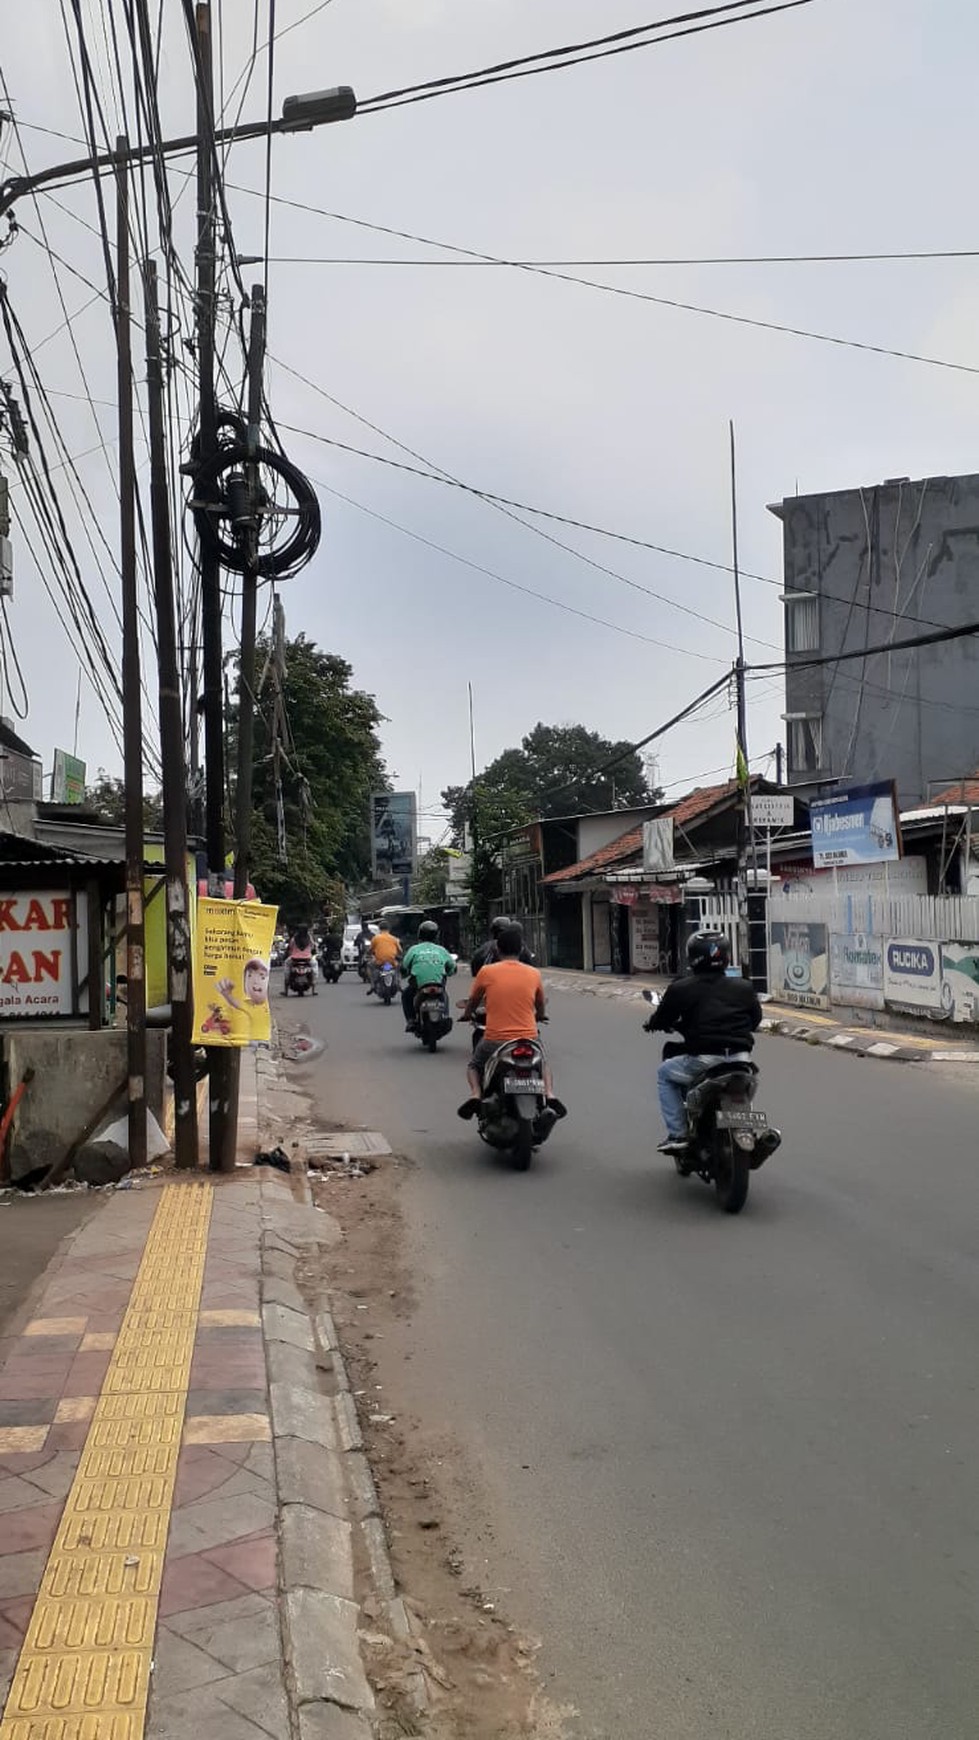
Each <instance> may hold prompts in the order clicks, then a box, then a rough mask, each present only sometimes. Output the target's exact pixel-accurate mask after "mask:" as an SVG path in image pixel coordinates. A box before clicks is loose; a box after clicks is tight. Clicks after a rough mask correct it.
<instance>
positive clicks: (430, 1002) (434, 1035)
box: [415, 985, 452, 1052]
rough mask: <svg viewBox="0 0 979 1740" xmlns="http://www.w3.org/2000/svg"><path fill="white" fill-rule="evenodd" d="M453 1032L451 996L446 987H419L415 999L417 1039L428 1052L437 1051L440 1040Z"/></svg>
mask: <svg viewBox="0 0 979 1740" xmlns="http://www.w3.org/2000/svg"><path fill="white" fill-rule="evenodd" d="M451 1032H452V1016H451V1015H450V1014H449V994H448V992H447V990H446V988H445V986H444V985H419V987H418V993H417V995H416V997H415V1037H416V1038H417V1039H420V1040H421V1043H422V1045H424V1047H425V1049H426V1051H432V1052H434V1051H437V1050H438V1043H439V1040H440V1039H444V1038H445V1036H446V1034H448V1033H451Z"/></svg>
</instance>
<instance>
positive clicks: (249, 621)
mask: <svg viewBox="0 0 979 1740" xmlns="http://www.w3.org/2000/svg"><path fill="white" fill-rule="evenodd" d="M264 368H265V288H264V285H262V284H255V285H253V286H252V295H251V326H250V328H249V335H248V458H247V460H246V463H245V487H246V490H247V495H248V506H249V512H250V516H251V517H250V520H249V523H248V525H247V527H246V528H245V571H244V577H243V580H242V592H241V654H240V660H239V665H238V773H237V779H236V783H235V899H236V900H244V898H245V895H246V893H247V892H248V860H249V857H250V854H251V837H252V769H253V762H254V756H255V633H256V622H257V611H258V559H259V544H258V535H259V531H260V529H261V524H262V501H261V492H262V485H261V477H260V474H259V469H258V461H257V455H258V449H259V445H260V441H259V437H260V434H261V423H262V380H263V372H264Z"/></svg>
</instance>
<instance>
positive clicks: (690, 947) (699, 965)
mask: <svg viewBox="0 0 979 1740" xmlns="http://www.w3.org/2000/svg"><path fill="white" fill-rule="evenodd" d="M687 964H688V966H689V968H690V971H691V972H692V973H723V972H724V971H725V969H726V968H727V967H729V966H730V965H731V945H730V943H729V942H728V940H727V937H726V936H723V935H721V934H720V933H719V932H714V931H698V933H697V935H696V936H692V937H691V938H690V941H689V942H688V944H687Z"/></svg>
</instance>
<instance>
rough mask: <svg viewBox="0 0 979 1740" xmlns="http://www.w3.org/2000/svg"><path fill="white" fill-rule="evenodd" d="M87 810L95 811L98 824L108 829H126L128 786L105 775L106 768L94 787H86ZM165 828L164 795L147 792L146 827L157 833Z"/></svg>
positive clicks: (100, 770)
mask: <svg viewBox="0 0 979 1740" xmlns="http://www.w3.org/2000/svg"><path fill="white" fill-rule="evenodd" d="M85 808H86V809H89V810H94V812H95V814H96V815H97V816H98V818H99V821H100V822H103V823H104V824H105V826H106V827H110V828H123V827H125V825H126V782H125V780H122V779H113V778H112V777H111V775H109V774H108V773H106V771H105V768H104V767H100V768H99V772H98V778H97V779H96V781H95V783H94V785H87V786H86V787H85ZM162 826H163V794H162V792H158V791H157V792H144V794H143V827H144V828H146V829H147V830H148V831H152V832H156V831H157V830H158V829H160V828H162Z"/></svg>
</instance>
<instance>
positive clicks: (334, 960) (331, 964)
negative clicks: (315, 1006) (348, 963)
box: [320, 948, 343, 985]
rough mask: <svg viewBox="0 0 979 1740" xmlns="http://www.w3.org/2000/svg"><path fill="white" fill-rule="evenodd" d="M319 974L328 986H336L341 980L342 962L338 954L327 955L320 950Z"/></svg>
mask: <svg viewBox="0 0 979 1740" xmlns="http://www.w3.org/2000/svg"><path fill="white" fill-rule="evenodd" d="M320 972H321V973H322V974H323V977H324V979H325V980H326V982H327V984H328V985H338V984H339V983H340V980H341V979H342V978H343V961H342V959H341V957H340V955H339V954H329V953H328V952H327V950H326V949H325V948H324V949H321V950H320Z"/></svg>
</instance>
